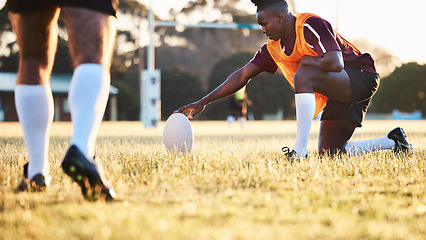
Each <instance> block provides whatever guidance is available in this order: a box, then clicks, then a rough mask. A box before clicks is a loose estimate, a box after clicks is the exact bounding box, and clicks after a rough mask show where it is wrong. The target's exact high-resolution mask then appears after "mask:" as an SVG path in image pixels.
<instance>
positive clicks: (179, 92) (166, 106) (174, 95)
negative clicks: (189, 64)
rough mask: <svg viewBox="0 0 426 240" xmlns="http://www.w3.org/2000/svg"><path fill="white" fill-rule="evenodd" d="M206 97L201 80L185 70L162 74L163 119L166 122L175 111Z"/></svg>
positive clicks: (166, 71) (179, 69) (176, 69)
mask: <svg viewBox="0 0 426 240" xmlns="http://www.w3.org/2000/svg"><path fill="white" fill-rule="evenodd" d="M203 95H204V92H203V89H202V86H201V83H200V80H199V78H198V77H197V76H196V75H194V74H193V73H191V72H189V71H188V70H186V69H185V68H182V67H178V68H174V69H170V70H164V71H162V72H161V118H162V120H166V119H167V118H168V117H169V116H170V114H172V113H173V111H174V110H176V109H178V108H179V107H181V106H183V105H185V104H188V103H190V102H193V101H196V100H198V99H199V98H201V97H202V96H203Z"/></svg>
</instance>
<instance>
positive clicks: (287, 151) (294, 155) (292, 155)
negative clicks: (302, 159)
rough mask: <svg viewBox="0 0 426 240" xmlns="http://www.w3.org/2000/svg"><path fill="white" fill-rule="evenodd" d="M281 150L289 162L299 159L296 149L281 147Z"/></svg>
mask: <svg viewBox="0 0 426 240" xmlns="http://www.w3.org/2000/svg"><path fill="white" fill-rule="evenodd" d="M281 151H283V153H284V155H285V156H286V157H287V161H289V162H290V163H291V164H292V163H293V162H294V160H296V159H299V157H298V156H297V153H296V151H294V150H291V151H290V148H289V147H283V148H281Z"/></svg>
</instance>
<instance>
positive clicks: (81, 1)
mask: <svg viewBox="0 0 426 240" xmlns="http://www.w3.org/2000/svg"><path fill="white" fill-rule="evenodd" d="M52 5H53V6H59V7H63V6H70V7H82V8H88V9H91V10H95V11H99V12H103V13H106V14H109V15H112V16H115V17H116V13H117V9H118V0H7V7H8V9H9V11H11V12H14V13H22V12H29V11H34V10H39V9H42V8H45V7H48V6H52Z"/></svg>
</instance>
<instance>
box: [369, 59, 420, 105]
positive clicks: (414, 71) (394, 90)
mask: <svg viewBox="0 0 426 240" xmlns="http://www.w3.org/2000/svg"><path fill="white" fill-rule="evenodd" d="M425 98H426V65H419V64H417V63H415V62H411V63H406V64H403V65H402V66H401V67H398V68H396V69H395V71H394V72H393V73H392V74H391V75H389V76H388V77H386V78H383V79H382V81H381V84H380V87H379V90H378V91H377V94H376V95H375V96H374V97H373V100H372V108H371V110H372V111H375V112H382V113H389V112H391V111H392V110H394V109H398V110H400V111H402V112H412V111H416V110H420V111H422V112H423V113H426V100H425Z"/></svg>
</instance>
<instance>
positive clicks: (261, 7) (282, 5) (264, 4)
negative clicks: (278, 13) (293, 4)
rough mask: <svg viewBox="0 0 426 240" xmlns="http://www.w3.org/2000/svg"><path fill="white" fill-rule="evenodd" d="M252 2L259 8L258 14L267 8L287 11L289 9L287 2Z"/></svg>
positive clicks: (266, 0)
mask: <svg viewBox="0 0 426 240" xmlns="http://www.w3.org/2000/svg"><path fill="white" fill-rule="evenodd" d="M251 2H252V3H253V4H254V5H255V6H256V7H257V12H260V11H263V10H265V9H267V8H275V9H279V8H285V9H286V11H287V9H288V4H287V2H286V1H285V0H251Z"/></svg>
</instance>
